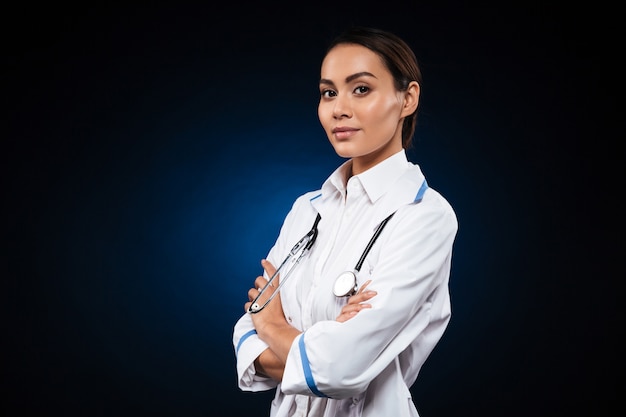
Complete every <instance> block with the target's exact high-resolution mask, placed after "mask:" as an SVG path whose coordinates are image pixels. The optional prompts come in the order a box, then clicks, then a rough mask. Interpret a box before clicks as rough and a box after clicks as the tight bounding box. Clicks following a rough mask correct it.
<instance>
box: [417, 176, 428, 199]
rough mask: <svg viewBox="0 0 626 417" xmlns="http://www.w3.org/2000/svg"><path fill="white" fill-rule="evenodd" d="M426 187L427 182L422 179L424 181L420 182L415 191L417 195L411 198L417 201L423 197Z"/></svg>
mask: <svg viewBox="0 0 626 417" xmlns="http://www.w3.org/2000/svg"><path fill="white" fill-rule="evenodd" d="M427 189H428V183H427V182H426V180H425V179H424V182H422V186H421V187H420V189H419V190H418V191H417V195H416V196H415V200H413V202H414V203H419V202H421V201H422V198H424V193H425V192H426V190H427Z"/></svg>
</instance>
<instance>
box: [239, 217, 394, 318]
mask: <svg viewBox="0 0 626 417" xmlns="http://www.w3.org/2000/svg"><path fill="white" fill-rule="evenodd" d="M394 214H395V212H393V213H391V214H390V215H389V216H387V218H386V219H385V220H383V221H382V222H380V224H379V225H378V227H377V228H376V230H375V231H374V234H373V235H372V238H371V239H370V241H369V242H368V244H367V246H366V247H365V250H363V253H362V254H361V257H360V258H359V261H358V262H357V263H356V265H355V267H354V269H353V270H352V271H345V272H342V273H341V274H339V276H338V277H337V279H336V280H335V285H334V286H333V294H335V296H337V297H348V296H351V295H354V294H356V291H357V279H356V274H357V272H359V271H360V270H361V266H363V262H364V261H365V257H367V254H368V253H369V252H370V249H372V246H374V242H376V239H378V236H379V235H380V233H381V232H382V231H383V228H384V227H385V226H386V225H387V223H388V222H389V220H390V219H391V218H392V217H393V215H394ZM321 219H322V216H321V215H320V214H319V213H318V214H317V217H316V218H315V222H314V223H313V227H311V230H310V231H309V232H308V233H307V234H306V235H304V236H303V237H302V239H300V240H299V241H298V243H296V244H295V245H294V246H293V247H292V248H291V250H290V251H289V253H288V254H287V256H286V257H285V260H284V261H283V262H282V263H281V264H280V265H279V266H278V268H277V269H276V272H274V273H273V274H272V276H271V277H270V279H269V280H268V281H267V284H266V285H265V286H264V287H263V288H261V289H260V290H259V295H257V296H256V298H255V299H254V300H253V301H252V303H251V304H250V308H249V309H248V313H252V314H254V313H258V312H259V311H261V310H263V308H265V306H266V305H267V304H268V303H269V302H270V301H272V298H274V296H275V295H276V294H278V290H280V287H282V286H283V284H284V283H285V281H287V278H289V275H291V272H292V271H293V270H294V268H295V266H296V265H297V264H298V263H299V262H300V260H301V259H302V258H303V257H304V255H306V253H307V252H308V251H310V250H311V247H312V246H313V244H314V243H315V241H316V240H317V225H318V223H319V222H320V220H321ZM291 259H295V261H293V262H292V263H291V267H290V268H289V269H288V270H287V271H286V272H285V274H283V276H282V278H281V279H280V283H279V284H278V287H276V289H275V290H274V292H273V293H272V295H271V296H270V297H269V298H268V299H267V300H266V301H265V303H263V305H259V302H258V300H259V298H260V297H261V295H262V294H263V293H264V292H265V290H266V289H267V288H268V287H270V286H273V285H272V281H274V279H275V278H276V277H277V276H278V274H279V273H280V272H281V270H282V269H283V268H284V267H285V265H287V264H288V263H289V261H290V260H291Z"/></svg>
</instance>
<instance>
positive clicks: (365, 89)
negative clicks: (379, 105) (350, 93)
mask: <svg viewBox="0 0 626 417" xmlns="http://www.w3.org/2000/svg"><path fill="white" fill-rule="evenodd" d="M369 91H370V88H369V87H367V86H365V85H360V86H358V87H357V88H355V89H354V94H356V95H361V96H362V95H364V94H367V93H368V92H369Z"/></svg>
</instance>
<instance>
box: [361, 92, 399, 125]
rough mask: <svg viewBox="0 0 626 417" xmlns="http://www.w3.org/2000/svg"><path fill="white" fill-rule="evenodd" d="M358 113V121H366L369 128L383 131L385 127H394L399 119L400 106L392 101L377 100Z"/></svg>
mask: <svg viewBox="0 0 626 417" xmlns="http://www.w3.org/2000/svg"><path fill="white" fill-rule="evenodd" d="M359 113H360V119H361V120H362V121H367V123H368V124H371V127H373V128H383V129H384V128H385V126H386V125H389V124H391V125H393V126H395V125H396V123H397V120H396V119H399V117H400V116H399V115H400V104H399V103H398V102H397V101H396V100H393V99H387V100H377V101H374V102H371V103H367V104H366V105H364V106H363V107H361V111H360V112H359ZM396 116H397V118H396Z"/></svg>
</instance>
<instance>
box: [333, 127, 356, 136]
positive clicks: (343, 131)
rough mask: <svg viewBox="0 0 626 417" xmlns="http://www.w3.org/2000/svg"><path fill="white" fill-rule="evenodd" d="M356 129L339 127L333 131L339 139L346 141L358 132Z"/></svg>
mask: <svg viewBox="0 0 626 417" xmlns="http://www.w3.org/2000/svg"><path fill="white" fill-rule="evenodd" d="M358 130H359V129H356V128H354V127H346V126H338V127H336V128H334V129H333V130H332V132H333V134H334V135H335V137H336V138H337V139H346V138H349V137H350V136H352V135H354V134H355V133H356V132H358Z"/></svg>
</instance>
